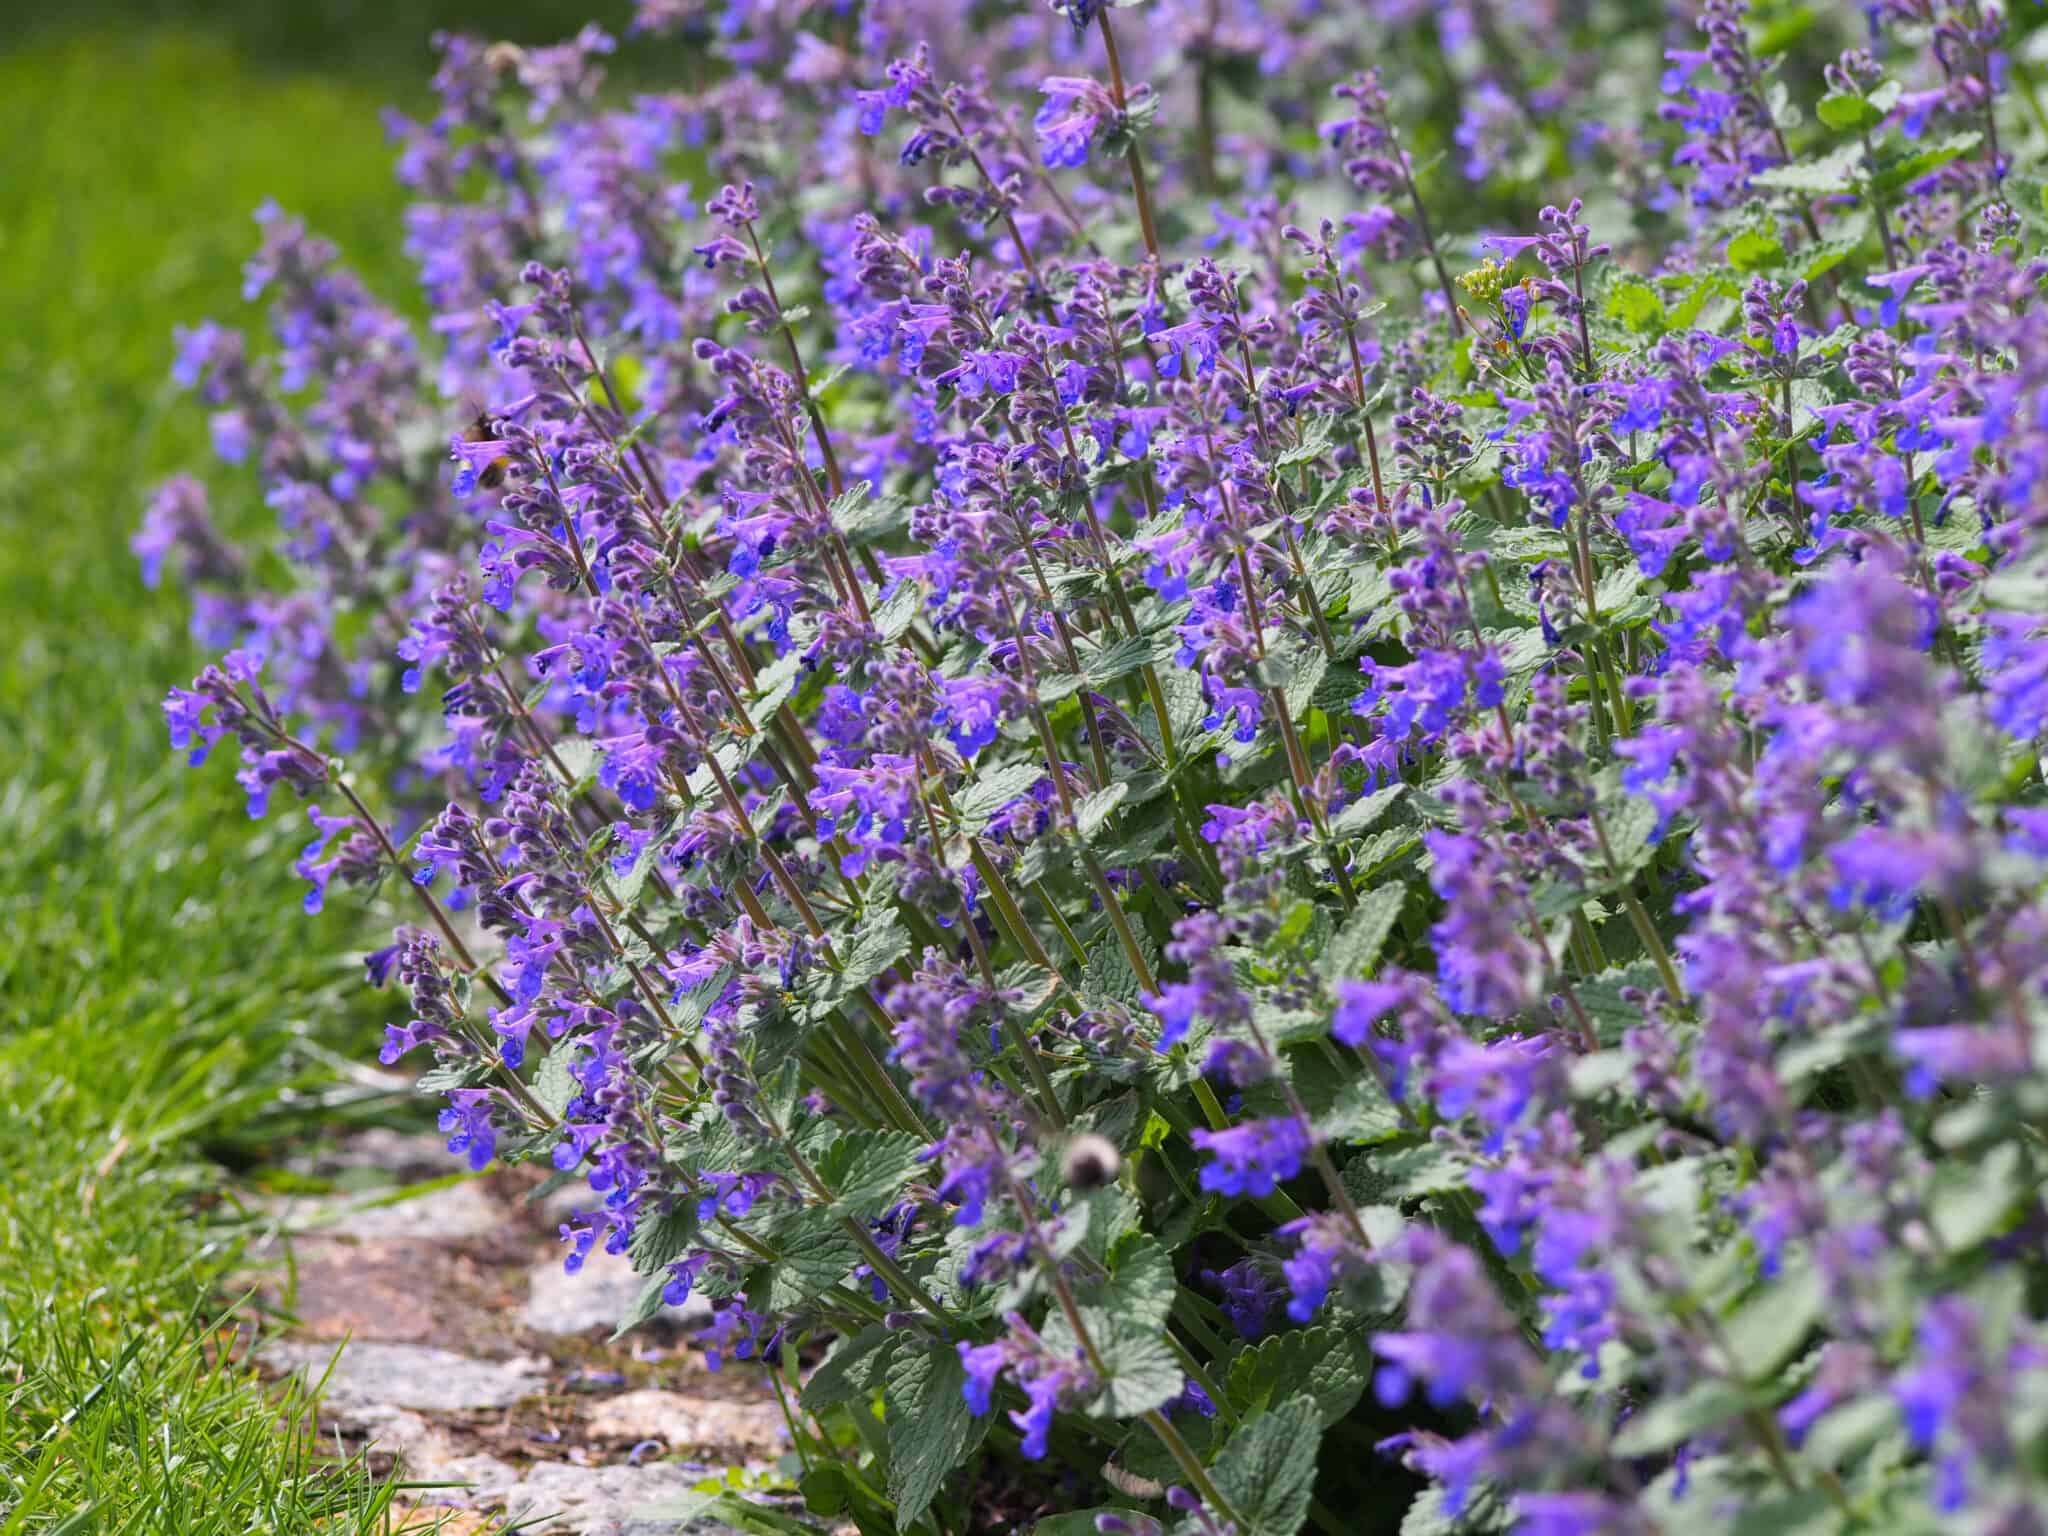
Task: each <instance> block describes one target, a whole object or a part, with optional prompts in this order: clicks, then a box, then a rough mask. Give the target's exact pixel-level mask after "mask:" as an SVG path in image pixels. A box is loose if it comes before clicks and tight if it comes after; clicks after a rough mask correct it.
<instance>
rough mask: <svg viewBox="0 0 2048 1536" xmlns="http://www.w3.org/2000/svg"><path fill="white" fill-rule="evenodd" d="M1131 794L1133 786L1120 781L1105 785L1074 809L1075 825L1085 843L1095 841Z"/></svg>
mask: <svg viewBox="0 0 2048 1536" xmlns="http://www.w3.org/2000/svg"><path fill="white" fill-rule="evenodd" d="M1130 792H1131V786H1130V785H1129V784H1128V783H1126V782H1125V781H1123V780H1121V779H1119V780H1118V781H1117V782H1116V783H1114V784H1105V785H1104V786H1103V787H1102V788H1101V789H1098V790H1096V791H1095V792H1094V793H1093V794H1091V795H1088V796H1087V797H1086V798H1084V799H1083V800H1082V801H1081V803H1080V804H1079V805H1077V806H1075V807H1074V825H1075V827H1076V829H1078V830H1079V832H1080V834H1081V839H1082V841H1083V842H1092V841H1094V838H1095V834H1096V833H1098V832H1100V831H1101V830H1102V824H1103V823H1104V822H1106V821H1108V820H1109V818H1110V817H1111V816H1112V815H1113V814H1114V813H1115V811H1116V808H1117V807H1118V806H1119V805H1122V804H1123V802H1124V796H1125V795H1128V794H1129V793H1130Z"/></svg>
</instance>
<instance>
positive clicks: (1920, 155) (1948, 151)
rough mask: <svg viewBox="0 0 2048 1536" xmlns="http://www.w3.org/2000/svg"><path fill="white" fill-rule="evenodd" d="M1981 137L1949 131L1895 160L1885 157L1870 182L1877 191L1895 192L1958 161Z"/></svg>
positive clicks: (1979, 135)
mask: <svg viewBox="0 0 2048 1536" xmlns="http://www.w3.org/2000/svg"><path fill="white" fill-rule="evenodd" d="M1983 137H1984V136H1983V135H1982V134H1981V133H1957V134H1951V135H1950V136H1949V137H1947V138H1945V139H1943V140H1941V141H1940V142H1939V143H1935V144H1928V145H1924V146H1922V147H1920V148H1918V149H1916V150H1914V151H1912V152H1911V153H1909V154H1906V155H1903V156H1901V157H1900V158H1898V159H1896V160H1893V159H1889V158H1888V159H1887V160H1886V162H1885V164H1884V166H1883V168H1882V169H1881V170H1879V171H1878V172H1877V174H1876V175H1874V176H1872V177H1871V178H1870V183H1871V185H1872V186H1873V187H1875V188H1876V189H1877V190H1878V191H1879V192H1887V193H1889V192H1897V191H1899V190H1901V189H1902V188H1904V187H1905V186H1906V185H1907V184H1908V183H1910V182H1915V181H1918V180H1919V179H1920V178H1921V177H1922V176H1925V175H1926V174H1927V173H1928V172H1930V171H1938V170H1940V169H1941V168H1942V167H1943V166H1944V165H1947V164H1948V163H1949V162H1950V161H1951V160H1960V159H1961V158H1962V157H1963V156H1964V155H1967V154H1968V153H1969V152H1970V151H1971V150H1973V149H1975V148H1976V147H1977V142H1978V140H1980V139H1981V138H1983Z"/></svg>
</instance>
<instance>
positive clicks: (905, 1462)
mask: <svg viewBox="0 0 2048 1536" xmlns="http://www.w3.org/2000/svg"><path fill="white" fill-rule="evenodd" d="M966 1381H967V1371H966V1369H965V1367H963V1366H962V1365H961V1364H960V1356H959V1353H958V1352H957V1351H956V1350H955V1349H954V1348H953V1346H952V1345H951V1344H949V1343H946V1342H944V1341H943V1340H942V1341H940V1342H939V1343H937V1344H934V1345H933V1346H932V1347H931V1348H929V1349H923V1350H917V1351H915V1352H905V1353H901V1354H898V1355H897V1356H896V1358H895V1359H893V1360H891V1361H890V1362H889V1371H888V1377H887V1386H886V1388H885V1391H886V1393H887V1404H888V1407H887V1417H888V1425H889V1497H890V1499H891V1501H892V1502H894V1504H895V1505H896V1529H897V1530H899V1531H904V1530H908V1529H909V1528H910V1526H911V1525H912V1524H913V1523H914V1522H915V1521H916V1520H917V1518H918V1516H920V1515H922V1514H923V1513H924V1512H925V1510H927V1509H928V1508H930V1507H931V1502H932V1499H933V1497H934V1496H935V1495H936V1494H937V1493H938V1491H939V1489H940V1487H941V1486H942V1485H943V1484H944V1483H945V1481H946V1479H947V1478H948V1477H950V1476H952V1475H953V1473H954V1469H955V1468H956V1467H957V1466H958V1464H959V1462H960V1460H961V1458H962V1457H964V1456H965V1455H966V1454H967V1451H968V1449H969V1447H971V1446H972V1445H973V1444H974V1442H975V1441H976V1440H977V1439H978V1438H979V1437H980V1435H981V1433H982V1430H983V1429H984V1427H985V1425H984V1424H983V1423H981V1422H979V1421H977V1420H976V1418H975V1416H974V1415H973V1413H971V1412H970V1411H969V1410H968V1407H967V1399H966V1398H964V1397H963V1396H961V1392H960V1389H961V1387H962V1386H963V1385H965V1383H966Z"/></svg>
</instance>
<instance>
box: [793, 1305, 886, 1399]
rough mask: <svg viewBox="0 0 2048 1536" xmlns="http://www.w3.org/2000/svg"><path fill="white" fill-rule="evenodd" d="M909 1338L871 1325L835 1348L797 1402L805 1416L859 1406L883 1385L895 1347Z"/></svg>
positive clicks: (805, 1384) (814, 1374) (814, 1372)
mask: <svg viewBox="0 0 2048 1536" xmlns="http://www.w3.org/2000/svg"><path fill="white" fill-rule="evenodd" d="M906 1337H907V1335H905V1334H903V1333H901V1332H897V1331H894V1330H891V1329H888V1328H884V1327H883V1326H882V1325H881V1324H880V1323H870V1324H868V1326H867V1327H865V1328H863V1329H861V1331H860V1332H859V1333H856V1334H854V1335H853V1336H852V1337H851V1338H843V1339H841V1340H839V1342H838V1343H836V1344H834V1345H833V1346H832V1353H831V1354H829V1355H827V1356H826V1357H825V1358H824V1360H823V1361H822V1362H820V1364H819V1366H818V1368H817V1369H816V1370H814V1371H812V1372H811V1378H810V1380H808V1381H806V1382H805V1383H804V1389H803V1392H802V1394H801V1395H800V1396H799V1398H798V1401H799V1402H801V1403H802V1404H803V1409H804V1412H805V1413H809V1414H820V1413H823V1412H824V1411H825V1410H826V1409H828V1408H833V1407H837V1406H838V1405H839V1404H841V1403H857V1402H859V1401H860V1400H861V1399H862V1398H864V1397H866V1396H867V1395H868V1394H869V1393H870V1392H872V1391H874V1389H875V1388H876V1387H878V1386H880V1385H881V1383H882V1381H883V1378H884V1376H885V1375H886V1373H887V1372H888V1369H889V1362H890V1360H891V1359H892V1358H893V1357H894V1356H895V1353H896V1347H897V1345H898V1344H900V1343H901V1342H903V1340H904V1339H905V1338H906Z"/></svg>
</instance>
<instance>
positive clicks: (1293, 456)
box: [1273, 416, 1336, 469]
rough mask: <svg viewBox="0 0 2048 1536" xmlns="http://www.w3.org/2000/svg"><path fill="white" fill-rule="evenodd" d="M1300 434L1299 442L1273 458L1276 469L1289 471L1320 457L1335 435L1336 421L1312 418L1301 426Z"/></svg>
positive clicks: (1282, 450)
mask: <svg viewBox="0 0 2048 1536" xmlns="http://www.w3.org/2000/svg"><path fill="white" fill-rule="evenodd" d="M1300 432H1301V441H1300V442H1298V443H1296V444H1294V445H1293V446H1292V447H1289V448H1283V449H1281V450H1280V452H1279V454H1278V456H1277V457H1275V458H1274V460H1273V462H1274V464H1275V465H1276V466H1277V467H1279V468H1281V469H1291V468H1293V467H1294V466H1295V465H1296V464H1306V463H1308V461H1309V460H1310V459H1313V458H1317V457H1320V456H1321V454H1322V453H1323V451H1324V450H1325V449H1327V448H1328V447H1329V446H1330V440H1331V438H1332V437H1334V436H1335V435H1336V419H1335V418H1334V417H1330V416H1317V417H1314V418H1312V419H1311V420H1309V421H1307V422H1304V423H1302V424H1301V426H1300Z"/></svg>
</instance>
